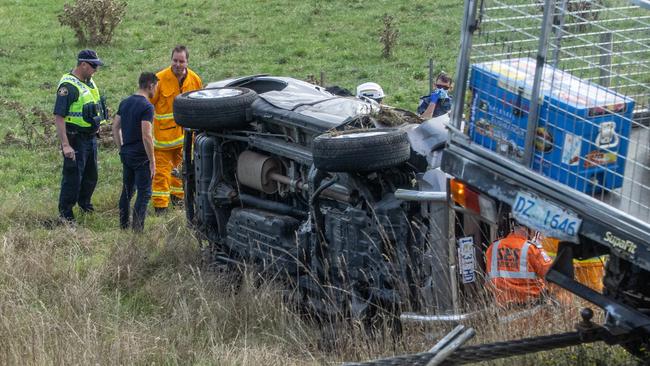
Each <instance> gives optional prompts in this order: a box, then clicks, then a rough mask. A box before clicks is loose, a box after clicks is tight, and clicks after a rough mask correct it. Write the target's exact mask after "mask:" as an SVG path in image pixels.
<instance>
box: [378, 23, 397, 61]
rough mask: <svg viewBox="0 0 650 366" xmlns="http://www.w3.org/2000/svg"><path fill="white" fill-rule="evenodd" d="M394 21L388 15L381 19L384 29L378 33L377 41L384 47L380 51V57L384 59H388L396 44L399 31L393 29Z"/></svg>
mask: <svg viewBox="0 0 650 366" xmlns="http://www.w3.org/2000/svg"><path fill="white" fill-rule="evenodd" d="M394 20H395V19H394V18H393V16H391V15H388V14H384V17H383V18H382V21H383V23H384V28H383V29H382V30H381V32H380V35H379V41H380V42H381V44H382V45H384V49H383V50H382V56H383V57H384V58H389V57H390V56H391V54H392V53H393V49H394V48H395V45H396V44H397V36H398V35H399V29H397V28H396V27H395V24H394Z"/></svg>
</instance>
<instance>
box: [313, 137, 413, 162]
mask: <svg viewBox="0 0 650 366" xmlns="http://www.w3.org/2000/svg"><path fill="white" fill-rule="evenodd" d="M410 154H411V146H410V144H409V141H408V138H407V134H406V132H405V131H402V130H398V129H392V128H377V129H371V130H349V131H343V132H341V131H335V132H328V133H325V134H322V135H320V136H317V137H316V138H315V139H314V146H313V158H314V165H315V166H316V168H318V169H321V170H325V171H328V172H354V171H372V170H379V169H384V168H390V167H393V166H397V165H400V164H402V163H404V162H405V161H407V160H408V159H409V157H410Z"/></svg>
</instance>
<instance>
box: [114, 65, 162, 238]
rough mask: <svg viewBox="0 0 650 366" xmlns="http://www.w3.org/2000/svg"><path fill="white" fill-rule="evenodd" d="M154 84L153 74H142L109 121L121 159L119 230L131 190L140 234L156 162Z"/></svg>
mask: <svg viewBox="0 0 650 366" xmlns="http://www.w3.org/2000/svg"><path fill="white" fill-rule="evenodd" d="M157 84H158V78H157V77H156V74H154V73H151V72H143V73H142V74H140V78H139V80H138V88H139V89H138V91H137V92H136V93H135V94H133V95H131V96H129V97H127V98H125V99H124V100H122V102H120V106H119V108H118V110H117V114H116V115H115V118H114V119H113V140H114V141H115V143H116V144H117V145H118V146H119V147H120V159H121V160H122V195H121V196H120V227H121V228H122V229H127V228H128V227H129V216H130V215H129V211H130V205H131V198H132V197H133V191H134V188H135V189H137V192H138V197H137V198H136V200H135V204H134V207H133V223H132V225H131V226H132V228H133V230H134V231H142V229H143V228H144V219H145V217H146V214H147V205H148V204H149V200H150V199H151V179H152V178H153V175H154V173H155V169H156V168H155V167H156V161H155V158H154V154H153V137H152V132H151V123H152V121H153V115H154V107H153V105H152V104H151V103H150V102H149V99H148V98H151V97H153V95H154V92H155V90H156V86H157Z"/></svg>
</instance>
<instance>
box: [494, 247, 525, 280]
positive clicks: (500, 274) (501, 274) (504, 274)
mask: <svg viewBox="0 0 650 366" xmlns="http://www.w3.org/2000/svg"><path fill="white" fill-rule="evenodd" d="M500 244H501V241H500V240H499V241H497V242H496V243H494V247H493V248H492V263H490V272H489V274H488V275H489V276H490V278H491V279H496V278H521V279H533V280H534V279H536V278H537V274H536V273H535V272H530V271H528V248H530V246H531V245H533V244H531V243H529V242H525V243H524V245H523V246H522V248H521V256H520V257H519V271H516V272H515V271H504V270H500V269H499V261H498V253H499V245H500Z"/></svg>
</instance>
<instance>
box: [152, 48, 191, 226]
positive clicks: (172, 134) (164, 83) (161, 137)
mask: <svg viewBox="0 0 650 366" xmlns="http://www.w3.org/2000/svg"><path fill="white" fill-rule="evenodd" d="M189 58H190V53H189V51H188V50H187V47H185V46H182V45H179V46H176V47H174V49H173V50H172V64H171V66H170V67H168V68H166V69H163V70H161V71H160V72H158V73H157V74H156V76H157V77H158V80H159V82H158V88H157V89H156V93H155V94H154V96H153V98H151V99H150V101H151V104H153V105H154V108H155V114H154V120H153V144H154V156H155V159H156V174H155V176H154V178H153V184H152V198H153V206H154V208H155V210H156V213H158V214H160V213H162V212H164V211H166V210H167V207H168V206H169V202H170V200H171V202H172V203H174V202H176V201H179V202H180V201H181V200H182V199H183V181H182V180H181V178H180V177H179V176H178V175H177V174H172V171H178V170H179V167H180V165H181V163H182V161H183V128H182V127H180V126H178V125H177V124H176V122H175V121H174V109H173V107H174V98H176V96H177V95H179V94H181V93H185V92H189V91H192V90H197V89H201V88H202V87H203V82H202V81H201V78H200V77H199V76H198V75H197V74H196V73H195V72H194V71H192V70H190V69H189V68H188V67H187V62H188V60H189Z"/></svg>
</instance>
